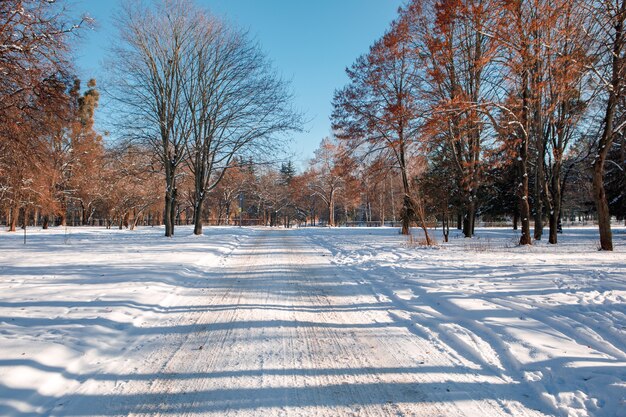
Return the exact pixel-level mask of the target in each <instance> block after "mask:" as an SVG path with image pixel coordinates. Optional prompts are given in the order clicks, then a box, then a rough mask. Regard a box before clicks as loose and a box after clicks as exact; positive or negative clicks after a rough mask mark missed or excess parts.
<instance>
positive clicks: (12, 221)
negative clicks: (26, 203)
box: [9, 206, 18, 232]
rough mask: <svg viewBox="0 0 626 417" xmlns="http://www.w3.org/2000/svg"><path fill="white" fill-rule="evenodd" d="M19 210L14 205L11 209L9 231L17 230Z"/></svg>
mask: <svg viewBox="0 0 626 417" xmlns="http://www.w3.org/2000/svg"><path fill="white" fill-rule="evenodd" d="M17 212H18V208H17V207H15V206H13V207H11V209H10V212H9V214H10V216H9V217H10V219H9V232H15V231H16V230H17V217H18V215H17Z"/></svg>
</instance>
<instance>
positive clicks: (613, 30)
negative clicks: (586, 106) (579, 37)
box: [588, 0, 626, 251]
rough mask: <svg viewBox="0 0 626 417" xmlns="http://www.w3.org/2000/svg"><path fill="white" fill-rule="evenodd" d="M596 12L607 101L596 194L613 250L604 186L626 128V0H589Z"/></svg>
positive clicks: (600, 76) (606, 242)
mask: <svg viewBox="0 0 626 417" xmlns="http://www.w3.org/2000/svg"><path fill="white" fill-rule="evenodd" d="M588 8H589V11H590V15H591V16H593V20H592V27H591V28H590V30H589V32H590V33H591V34H592V36H593V41H594V44H595V45H594V46H595V48H596V63H595V65H593V66H592V67H591V70H592V71H593V73H594V74H595V75H596V77H597V81H598V86H599V88H600V91H601V97H602V98H603V99H604V100H605V101H604V103H605V104H604V116H603V120H602V125H601V129H600V136H599V137H598V139H597V141H596V143H595V157H594V160H593V197H594V200H595V203H596V209H597V211H598V228H599V230H600V247H601V248H602V250H608V251H611V250H613V237H612V233H611V214H610V212H609V204H608V201H607V197H606V192H605V188H604V164H605V162H606V158H607V155H608V153H609V150H610V149H611V146H612V144H613V141H614V140H615V138H616V137H617V136H618V135H619V134H620V133H621V132H623V131H624V130H625V129H626V122H624V121H623V120H620V119H619V117H617V111H618V108H619V105H620V101H623V100H624V97H625V95H626V27H625V23H626V0H600V1H592V0H589V1H588Z"/></svg>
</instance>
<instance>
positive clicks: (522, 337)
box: [0, 227, 626, 417]
mask: <svg viewBox="0 0 626 417" xmlns="http://www.w3.org/2000/svg"><path fill="white" fill-rule="evenodd" d="M27 234H28V236H27V237H28V243H27V244H26V245H23V244H22V239H23V236H22V235H21V234H10V233H6V232H0V289H1V291H0V415H3V416H27V415H28V416H30V415H49V416H83V415H85V416H87V415H88V416H98V415H103V416H113V415H129V414H133V415H206V416H209V415H210V416H258V415H263V416H282V415H324V416H347V415H359V416H360V415H372V416H379V415H380V416H382V415H394V416H396V415H428V416H446V417H447V416H481V415H482V416H485V417H487V416H563V417H565V416H568V417H570V416H572V417H574V416H575V417H585V416H589V417H591V416H597V417H613V416H616V417H624V416H626V256H625V255H626V233H625V231H624V229H623V228H617V229H616V230H615V231H614V243H615V247H616V250H615V251H614V252H612V253H610V252H599V251H597V250H596V248H597V245H598V243H597V241H598V237H597V231H596V230H595V229H592V228H569V229H567V228H566V229H565V233H564V234H563V235H561V236H559V239H560V243H559V245H557V246H551V245H548V244H547V243H543V242H536V244H534V245H533V246H527V247H519V246H517V245H516V244H515V243H516V242H517V241H518V238H519V236H518V235H516V233H514V232H513V231H511V230H508V229H480V230H479V231H478V237H477V238H475V239H464V238H462V237H461V235H460V233H455V232H452V233H451V234H452V235H453V238H452V239H451V242H450V243H446V244H441V245H440V246H439V247H437V248H435V249H431V248H424V247H421V246H417V245H415V244H413V243H411V242H413V241H414V240H407V239H406V238H405V237H403V236H400V235H399V234H398V233H397V230H396V229H391V228H369V229H368V228H349V229H346V228H338V229H327V228H306V229H304V228H303V229H292V230H270V229H264V228H236V227H233V228H221V227H220V228H206V229H205V234H204V236H200V237H196V236H193V235H192V229H191V228H189V227H181V228H178V229H177V236H176V237H175V238H173V239H167V238H164V237H162V236H161V235H162V234H163V230H162V229H161V228H139V229H138V230H136V231H127V230H122V231H120V230H105V229H99V228H66V229H64V228H55V229H51V230H45V231H44V230H30V229H29V230H28V232H27Z"/></svg>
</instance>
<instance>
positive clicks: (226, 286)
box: [50, 230, 543, 417]
mask: <svg viewBox="0 0 626 417" xmlns="http://www.w3.org/2000/svg"><path fill="white" fill-rule="evenodd" d="M370 281H371V277H368V276H364V275H363V273H362V272H361V273H360V272H358V271H356V270H352V269H350V268H349V267H347V266H339V265H336V264H334V263H333V262H332V254H331V253H330V252H329V251H328V250H327V249H326V248H324V247H323V246H321V245H320V244H319V243H316V241H314V240H312V239H309V238H307V235H306V234H298V233H291V232H290V231H284V230H278V231H271V230H261V231H259V232H258V233H255V234H253V235H252V237H250V238H249V239H248V240H246V241H244V242H242V243H241V245H240V246H239V247H238V248H237V249H236V250H235V251H233V252H232V253H231V254H230V255H228V256H227V257H225V258H224V259H223V261H222V264H221V265H220V267H219V269H218V270H214V271H212V274H211V276H210V277H208V278H207V280H206V282H205V283H204V288H202V291H198V294H197V296H194V297H191V298H190V297H185V298H184V299H182V298H181V299H180V300H178V303H177V305H176V308H175V314H174V316H173V318H172V319H170V320H169V321H168V322H167V323H164V324H163V326H162V327H160V328H159V329H156V330H155V331H158V344H156V345H150V344H146V345H141V344H140V345H139V347H138V348H137V349H139V350H140V351H139V352H138V354H135V355H134V357H135V358H138V357H140V358H142V359H141V361H140V362H135V363H129V364H128V365H127V366H126V371H125V372H122V373H119V374H118V375H100V376H98V375H96V376H94V377H93V378H92V379H91V380H89V381H86V382H85V383H84V384H83V385H82V387H81V388H80V389H78V390H77V391H76V392H75V393H73V394H68V396H67V398H62V399H61V400H60V401H59V404H60V405H59V406H58V407H57V408H54V409H53V410H52V411H51V413H50V415H59V416H61V415H63V416H77V415H90V416H96V415H104V416H113V415H132V416H144V415H145V416H148V415H150V416H153V415H162V416H339V417H340V416H428V417H437V416H441V417H444V416H445V417H455V416H476V417H490V416H540V415H543V414H541V413H539V412H537V411H535V410H533V409H531V408H530V407H529V406H527V405H525V403H526V402H527V401H528V400H529V399H528V398H527V396H526V395H525V394H524V392H523V391H520V390H519V389H518V388H517V389H516V386H515V384H513V383H511V381H508V380H506V379H505V378H503V377H502V376H499V375H498V374H497V373H494V372H490V371H489V370H485V369H477V368H470V367H468V366H467V364H463V363H461V362H460V360H459V359H458V356H456V355H454V354H453V353H451V352H450V351H449V350H446V349H442V348H441V346H442V344H441V343H438V341H437V340H432V339H431V338H429V337H426V336H425V335H422V334H420V333H419V332H418V331H416V327H415V326H413V325H412V324H411V323H410V320H406V319H403V318H402V317H403V315H402V311H401V308H400V307H399V306H398V305H394V303H393V302H392V301H391V300H389V299H388V298H385V297H384V296H381V292H380V288H379V287H377V286H374V285H372V284H371V282H370ZM378 282H380V280H379V281H378ZM377 285H378V286H380V284H377ZM121 360H123V359H122V358H120V361H121ZM103 381H104V382H103ZM111 381H114V383H112V382H111ZM105 382H106V384H105ZM104 387H108V388H107V390H108V391H106V392H103V388H104Z"/></svg>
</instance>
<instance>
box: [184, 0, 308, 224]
mask: <svg viewBox="0 0 626 417" xmlns="http://www.w3.org/2000/svg"><path fill="white" fill-rule="evenodd" d="M186 13H187V16H189V18H191V19H192V20H194V21H195V22H197V23H196V28H195V30H194V31H193V33H192V39H191V43H192V46H191V51H190V53H191V57H190V58H189V59H188V63H187V65H186V66H185V67H184V68H181V70H182V71H183V72H182V73H181V79H182V80H183V81H184V84H183V97H184V108H183V109H181V111H180V116H179V117H180V118H181V120H182V121H181V124H185V123H188V124H189V127H190V140H189V141H188V142H187V152H188V159H187V161H188V165H189V169H190V170H191V172H192V173H193V174H194V178H195V180H194V184H195V193H194V219H193V220H194V233H195V234H201V233H202V205H203V203H204V201H205V198H206V195H207V193H208V192H210V191H211V190H212V189H213V188H215V187H216V186H217V185H218V184H219V182H220V181H221V179H222V178H223V177H224V175H225V173H226V171H227V170H228V169H229V167H232V166H234V165H233V164H232V162H233V159H234V158H235V157H236V156H239V157H242V156H246V154H248V155H250V154H252V153H256V154H257V155H260V154H266V155H267V154H270V153H271V152H270V150H272V149H273V150H277V149H279V148H280V146H279V145H280V142H281V140H280V138H282V137H283V136H282V135H284V134H285V133H287V132H289V131H294V130H297V129H299V128H300V125H301V120H300V115H299V114H298V113H297V112H296V111H294V110H293V108H292V106H291V95H290V94H289V92H288V88H287V84H286V83H285V82H284V81H283V80H282V79H281V78H280V77H279V76H277V75H276V73H275V71H274V70H273V68H272V66H271V65H270V63H269V61H268V59H267V58H266V57H265V56H264V54H263V52H262V51H261V48H260V47H259V45H258V44H257V43H255V42H254V41H253V40H252V39H250V37H249V36H248V35H247V33H245V32H243V31H241V30H238V29H236V28H234V27H232V26H230V25H228V24H226V23H225V22H223V21H221V20H219V19H217V18H216V17H214V16H211V15H209V14H208V12H206V11H204V10H202V9H193V8H191V7H187V9H186Z"/></svg>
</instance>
